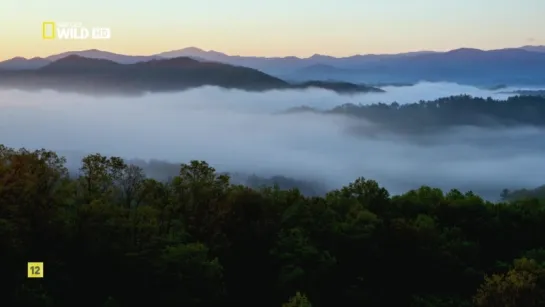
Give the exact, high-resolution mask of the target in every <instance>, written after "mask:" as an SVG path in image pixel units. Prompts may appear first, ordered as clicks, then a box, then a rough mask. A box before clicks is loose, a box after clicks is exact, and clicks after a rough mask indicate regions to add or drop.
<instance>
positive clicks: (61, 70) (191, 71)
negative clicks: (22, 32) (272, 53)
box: [0, 54, 381, 95]
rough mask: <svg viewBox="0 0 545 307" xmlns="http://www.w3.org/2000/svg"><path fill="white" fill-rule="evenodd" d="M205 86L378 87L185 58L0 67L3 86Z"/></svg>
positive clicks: (133, 89) (122, 90)
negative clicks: (294, 80)
mask: <svg viewBox="0 0 545 307" xmlns="http://www.w3.org/2000/svg"><path fill="white" fill-rule="evenodd" d="M206 85H209V86H218V87H223V88H233V89H241V90H248V91H264V90H273V89H307V88H322V89H326V90H331V91H335V92H338V93H346V94H352V93H361V92H381V90H380V89H378V88H374V87H371V86H365V85H356V84H351V83H346V82H344V83H343V82H306V83H299V84H291V83H288V82H286V81H284V80H282V79H279V78H276V77H273V76H271V75H268V74H266V73H264V72H261V71H259V70H256V69H252V68H248V67H242V66H233V65H230V64H225V63H220V62H206V61H204V62H203V61H198V60H195V59H192V58H189V57H177V58H160V59H157V58H154V59H151V60H148V61H143V62H135V63H129V64H121V63H118V62H114V61H112V60H108V59H100V58H87V57H82V56H79V55H74V54H71V55H68V56H65V57H63V58H60V59H58V60H56V61H53V62H49V63H48V64H46V65H45V66H43V67H40V68H38V69H23V70H0V87H4V88H21V89H32V90H36V89H53V90H59V91H76V92H87V93H93V94H108V93H119V94H133V95H134V94H142V93H144V92H168V91H182V90H186V89H190V88H195V87H200V86H206Z"/></svg>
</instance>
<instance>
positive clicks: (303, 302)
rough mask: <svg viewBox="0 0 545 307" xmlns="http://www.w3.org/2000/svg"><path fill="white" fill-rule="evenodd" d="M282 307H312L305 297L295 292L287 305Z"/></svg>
mask: <svg viewBox="0 0 545 307" xmlns="http://www.w3.org/2000/svg"><path fill="white" fill-rule="evenodd" d="M282 307H312V304H311V303H310V302H309V300H308V298H307V296H306V295H304V294H301V293H300V292H297V293H295V296H293V297H291V298H290V300H289V301H288V302H287V303H284V304H282Z"/></svg>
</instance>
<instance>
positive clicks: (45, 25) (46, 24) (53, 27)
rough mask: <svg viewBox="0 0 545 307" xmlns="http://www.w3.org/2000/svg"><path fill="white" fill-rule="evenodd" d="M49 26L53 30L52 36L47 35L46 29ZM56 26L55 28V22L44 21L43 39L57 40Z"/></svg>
mask: <svg viewBox="0 0 545 307" xmlns="http://www.w3.org/2000/svg"><path fill="white" fill-rule="evenodd" d="M47 26H51V29H52V33H51V35H50V36H48V35H46V28H47ZM55 30H56V26H55V22H54V21H44V22H43V23H42V38H43V39H55V38H56V35H55V34H56V33H57V32H56V31H55Z"/></svg>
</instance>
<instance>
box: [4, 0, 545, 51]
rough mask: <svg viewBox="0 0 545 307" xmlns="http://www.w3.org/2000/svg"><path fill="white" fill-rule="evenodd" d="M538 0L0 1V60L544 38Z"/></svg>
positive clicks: (492, 45)
mask: <svg viewBox="0 0 545 307" xmlns="http://www.w3.org/2000/svg"><path fill="white" fill-rule="evenodd" d="M544 14H545V0H448V1H447V0H375V1H371V0H312V1H310V0H155V1H148V0H92V1H85V0H0V60H5V59H8V58H12V57H15V56H24V57H34V56H47V55H51V54H55V53H59V52H63V51H68V50H83V49H101V50H107V51H111V52H117V53H124V54H134V55H148V54H154V53H158V52H162V51H168V50H173V49H181V48H185V47H190V46H195V47H199V48H202V49H205V50H210V49H212V50H216V51H221V52H225V53H227V54H231V55H260V56H287V55H295V56H311V55H312V54H315V53H319V54H328V55H333V56H348V55H354V54H366V53H398V52H405V51H417V50H449V49H456V48H459V47H473V48H481V49H496V48H505V47H518V46H522V45H545V18H544V17H543V16H544ZM43 21H56V22H81V23H83V25H85V26H89V27H93V26H103V27H110V28H111V30H112V38H111V40H109V41H96V40H85V41H62V40H61V41H51V40H43V39H42V37H41V26H42V22H43Z"/></svg>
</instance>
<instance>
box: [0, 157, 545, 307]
mask: <svg viewBox="0 0 545 307" xmlns="http://www.w3.org/2000/svg"><path fill="white" fill-rule="evenodd" d="M65 163H66V161H65V160H64V158H62V157H59V156H58V155H57V154H56V153H55V152H51V151H47V150H38V151H29V150H25V149H18V150H16V149H11V148H7V147H4V146H0V276H1V277H2V281H3V283H2V288H1V289H2V294H1V296H0V300H1V304H2V305H3V306H11V305H18V306H29V305H32V306H77V305H82V304H83V305H85V306H140V305H146V304H148V305H156V306H161V305H165V306H245V305H248V306H251V305H253V306H255V305H260V306H261V305H262V306H271V307H272V306H286V307H287V306H315V307H320V306H332V305H351V306H389V305H390V306H411V307H431V306H436V307H447V306H448V307H455V306H456V307H458V306H494V307H498V306H528V307H530V306H543V305H544V304H545V284H544V282H545V279H544V278H545V249H544V248H545V201H544V200H539V199H531V198H527V199H524V200H515V201H505V202H502V203H490V202H487V201H484V200H483V199H482V198H480V197H479V196H477V195H475V194H473V193H471V192H468V193H465V194H462V193H460V192H459V191H457V190H451V191H441V190H438V189H434V188H431V187H421V188H420V189H418V190H414V191H408V192H407V193H405V194H403V195H399V196H391V195H389V193H388V191H387V190H386V189H384V188H382V187H380V186H379V185H378V184H377V182H375V181H373V180H370V179H365V178H358V179H356V180H355V181H354V182H352V183H350V184H349V185H347V186H345V187H343V188H341V189H339V190H334V191H330V192H329V193H327V194H326V195H325V196H324V197H311V196H304V195H303V194H302V193H301V192H299V191H298V190H297V189H289V190H282V189H280V188H279V187H264V188H260V189H252V188H249V187H245V186H241V185H235V184H232V183H230V179H229V177H228V176H227V175H224V174H218V173H217V172H216V171H215V169H214V168H212V167H211V166H210V165H208V164H207V163H206V162H204V161H191V162H190V163H188V164H182V165H181V166H180V168H179V172H178V174H177V175H176V176H174V177H172V178H170V180H168V181H165V182H161V181H157V180H155V179H150V178H146V176H145V175H144V172H143V171H142V169H141V168H139V167H138V166H135V165H128V164H127V163H126V162H125V161H124V160H123V159H121V158H118V157H106V156H102V155H100V154H93V155H89V156H87V157H85V158H83V159H82V161H81V168H80V170H79V175H78V176H71V175H69V172H68V170H67V169H66V167H65V165H66V164H65ZM27 262H43V264H44V267H43V272H42V273H43V278H27Z"/></svg>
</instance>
